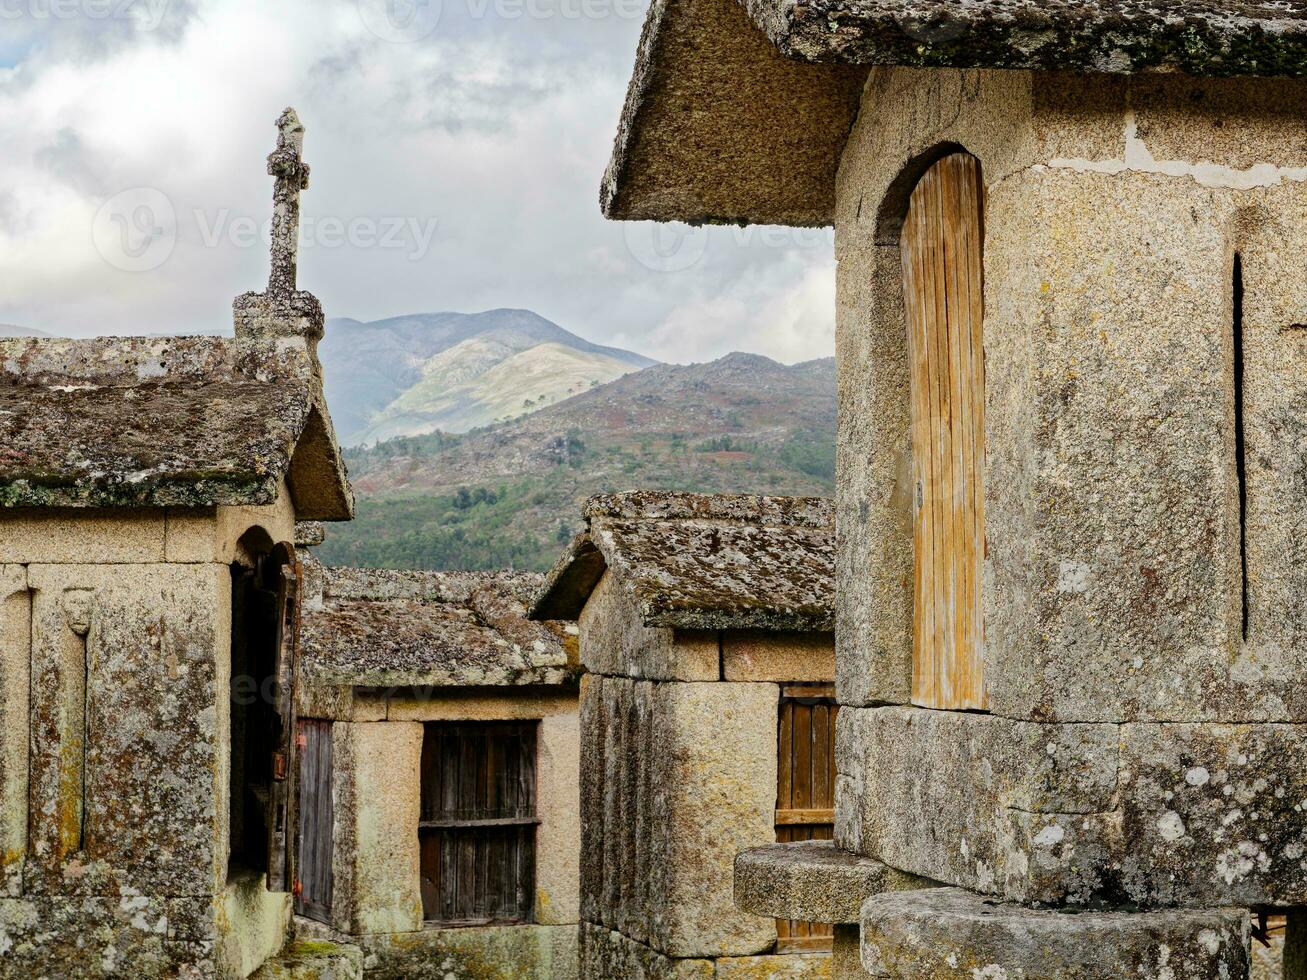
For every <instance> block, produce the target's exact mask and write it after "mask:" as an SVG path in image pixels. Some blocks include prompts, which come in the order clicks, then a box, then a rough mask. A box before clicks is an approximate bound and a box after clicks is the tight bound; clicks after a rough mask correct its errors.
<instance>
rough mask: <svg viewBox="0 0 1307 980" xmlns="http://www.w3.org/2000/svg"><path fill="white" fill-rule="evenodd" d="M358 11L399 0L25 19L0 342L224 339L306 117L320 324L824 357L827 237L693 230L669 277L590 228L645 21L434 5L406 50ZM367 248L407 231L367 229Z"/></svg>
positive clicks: (828, 329)
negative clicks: (395, 319)
mask: <svg viewBox="0 0 1307 980" xmlns="http://www.w3.org/2000/svg"><path fill="white" fill-rule="evenodd" d="M24 2H25V3H27V2H31V3H49V2H59V0H24ZM76 2H77V3H83V4H85V3H96V2H98V0H76ZM113 2H114V3H122V2H124V0H113ZM132 2H135V3H139V4H143V5H145V7H144V8H142V9H145V8H148V9H149V10H153V11H155V12H156V13H157V12H159V8H158V7H150V4H158V3H164V0H132ZM373 2H385V3H389V2H390V0H359V3H355V2H354V0H279V2H278V3H277V4H269V3H267V2H266V0H195V2H191V3H183V2H181V0H171V2H168V3H167V4H166V8H165V9H164V10H163V11H162V14H161V16H159V17H158V18H157V21H158V22H157V25H156V26H155V27H154V28H153V29H147V27H148V24H149V21H148V19H140V18H137V19H135V20H132V19H128V20H112V19H111V20H104V19H101V20H98V21H93V20H91V19H90V18H82V19H72V20H67V19H64V20H58V21H53V20H48V19H47V20H45V21H40V20H37V19H34V18H29V19H28V20H25V21H21V22H19V23H18V24H17V25H16V29H15V31H14V32H13V36H14V37H18V38H20V40H19V41H10V42H8V43H7V45H0V59H4V58H8V59H10V62H9V63H12V64H13V65H14V67H12V68H9V69H3V68H0V147H4V149H3V150H0V154H3V156H2V159H3V161H4V164H5V174H6V187H5V188H4V190H3V192H0V268H3V269H4V270H5V274H4V276H3V277H0V321H8V322H13V323H18V324H24V325H27V326H30V327H36V328H41V329H45V330H49V331H52V332H59V333H67V334H71V335H85V334H90V333H120V332H165V331H172V330H213V329H223V328H226V327H228V326H229V324H230V312H229V311H230V302H231V298H232V297H233V296H234V295H236V294H237V293H240V292H242V291H244V290H246V289H250V288H258V287H259V286H261V284H262V283H263V282H264V281H265V280H266V276H267V257H266V252H265V247H264V243H263V241H262V234H261V226H262V225H263V224H264V223H265V222H266V220H267V217H268V213H269V209H270V200H271V181H270V179H269V178H268V176H267V174H266V173H265V170H264V157H265V156H266V155H267V153H268V152H269V151H270V150H271V149H272V146H273V142H274V135H275V134H274V130H273V121H274V120H275V118H276V117H277V115H278V113H279V112H280V111H281V109H282V108H283V107H284V106H286V105H295V106H296V108H297V109H298V110H299V113H300V116H301V118H302V119H303V120H304V122H305V125H306V128H307V138H306V143H305V157H306V159H307V160H308V162H309V163H310V165H311V166H312V168H313V173H312V182H311V186H310V188H309V190H308V191H307V192H306V194H305V196H304V215H305V227H306V233H307V239H306V241H305V245H304V250H303V253H302V257H301V263H300V283H301V285H302V286H303V287H304V288H307V289H311V290H313V291H314V292H315V293H317V294H318V295H319V297H320V298H321V299H322V301H323V303H324V305H325V306H326V308H327V310H328V312H329V314H331V315H337V316H353V317H357V318H361V319H374V318H379V317H383V316H389V315H395V314H400V313H410V312H418V311H431V310H437V309H457V310H469V311H470V310H478V309H485V308H490V307H498V306H523V307H529V308H532V309H535V310H537V311H538V312H540V313H541V314H543V315H545V316H548V317H550V318H551V319H554V320H556V321H557V322H559V323H560V324H562V325H563V326H565V327H567V328H568V329H571V330H574V331H576V332H577V333H580V334H582V335H583V336H585V337H588V338H590V339H593V340H596V341H599V342H602V343H616V344H621V345H623V346H627V347H631V348H633V349H636V350H640V351H643V352H646V353H650V354H651V355H653V356H657V357H661V358H670V359H676V360H696V359H697V360H703V359H705V358H708V357H711V356H715V355H716V354H718V353H722V352H725V351H727V350H732V349H747V350H752V351H757V352H759V353H763V354H768V355H769V356H773V357H777V358H779V359H781V360H800V359H806V358H809V357H819V356H825V355H828V354H830V353H831V352H832V350H833V312H832V290H831V289H830V286H829V283H830V277H831V269H832V267H833V260H832V258H831V253H832V249H831V246H830V242H829V236H826V237H825V238H822V237H818V239H816V240H812V241H809V240H804V239H803V238H802V236H803V235H811V234H812V233H810V232H792V231H790V230H788V229H736V228H729V229H726V228H721V229H707V230H704V231H702V232H695V233H693V234H692V235H691V236H690V238H689V241H690V244H691V246H692V247H694V248H697V249H699V254H698V255H696V256H692V261H690V262H688V263H686V262H681V261H680V260H679V259H677V260H676V261H674V262H673V263H672V266H671V267H669V266H668V264H667V263H666V262H663V261H660V260H659V258H658V256H659V252H658V248H662V247H664V246H665V245H666V243H665V242H664V243H662V245H658V240H657V239H656V237H655V236H654V235H653V232H651V231H650V230H649V228H650V226H641V225H634V226H632V225H623V224H619V223H612V222H606V221H604V220H603V218H602V217H601V215H600V214H599V210H598V204H597V195H598V184H599V178H600V175H601V174H602V172H603V169H604V165H605V163H606V161H607V157H608V153H609V150H610V147H611V140H612V135H613V133H614V132H615V130H616V125H617V118H618V115H619V113H620V110H621V105H622V100H623V97H624V95H625V89H626V81H627V76H628V74H629V71H630V64H631V60H632V56H633V52H634V50H635V44H636V38H637V36H638V33H639V28H640V20H641V16H642V14H643V11H642V10H639V9H636V8H634V7H633V6H632V2H633V0H440V3H439V13H440V16H439V19H438V21H436V22H435V24H434V26H431V25H430V24H427V25H425V26H429V27H431V29H430V31H429V32H428V33H427V34H425V35H424V36H422V37H421V39H420V40H416V41H412V42H408V43H396V42H394V41H390V40H387V39H386V36H385V35H386V34H387V33H388V32H389V28H388V27H386V25H385V24H384V23H383V24H382V25H381V27H380V28H378V26H377V23H376V20H375V17H374V16H371V15H369V14H368V12H367V9H366V4H369V3H373ZM417 2H418V3H434V2H435V0H417ZM359 4H363V5H365V6H362V7H361V6H360V5H359ZM386 9H387V10H392V9H394V10H399V11H400V12H401V13H402V12H403V10H404V8H403V5H402V4H399V6H397V7H395V8H386ZM415 9H419V10H420V11H421V10H427V11H428V12H429V11H430V10H431V9H433V8H415ZM423 15H424V16H425V14H423ZM4 26H5V25H0V27H4ZM419 26H420V27H421V26H424V25H422V24H421V22H419ZM3 63H5V62H4V61H3V60H0V64H3ZM106 201H109V202H110V204H109V205H108V206H107V209H106ZM143 201H144V202H151V203H150V207H149V208H146V209H144V210H143V209H142V203H141V202H143ZM161 201H162V202H165V203H162V204H161V203H160V202H161ZM114 202H125V203H123V205H122V207H120V208H118V210H117V211H115V207H117V205H116V204H115V203H114ZM155 207H158V209H159V210H160V211H161V212H168V214H161V215H156V214H154V212H153V210H150V209H152V208H155ZM169 214H170V215H171V221H172V223H171V224H169V223H168V221H166V220H164V219H165V218H169ZM97 215H99V217H98V218H97ZM97 221H98V222H99V224H97ZM165 225H166V226H167V227H168V228H169V229H172V230H169V231H168V232H167V233H168V234H173V233H174V231H173V230H175V243H173V247H172V248H171V249H170V250H168V252H167V254H166V256H164V255H163V250H161V249H155V251H153V252H149V253H148V255H149V261H147V262H141V261H138V262H135V263H134V265H133V263H124V262H121V261H119V262H115V261H112V260H106V258H105V256H104V251H105V249H106V248H108V247H111V246H112V242H113V240H114V238H113V236H115V235H117V236H118V237H119V238H120V239H122V240H123V241H126V242H127V243H128V245H129V246H132V245H134V246H136V247H135V248H134V251H136V252H139V253H140V254H141V255H145V254H146V252H145V251H143V250H142V248H143V245H144V243H145V242H146V239H147V238H148V236H149V235H150V234H153V233H154V232H155V231H157V229H159V228H162V227H164V226H165ZM382 227H385V228H398V229H399V231H398V232H397V233H396V234H395V235H391V236H389V238H388V239H387V240H386V241H384V242H383V241H382V239H385V238H386V236H385V235H384V234H382V233H380V232H375V233H373V234H371V235H368V234H361V233H360V232H366V231H367V230H368V229H369V228H372V229H374V230H376V229H380V228H382ZM337 228H338V229H340V234H338V235H331V234H326V233H324V232H323V230H324V229H328V230H330V229H337ZM667 231H668V229H662V230H661V231H660V232H659V234H660V235H662V234H666V233H667ZM134 235H136V236H145V237H143V238H139V239H138V240H133V237H132V236H134ZM768 235H771V236H772V240H768V239H767V236H768ZM641 236H645V239H647V241H646V242H645V245H647V244H649V243H654V244H655V245H657V246H658V248H655V251H654V252H653V253H652V254H653V259H652V260H651V259H650V252H649V251H648V248H646V247H645V245H642V244H641V241H642V238H641ZM695 236H697V237H695ZM674 237H675V235H674V233H673V238H674ZM671 247H672V249H673V252H674V251H675V248H676V246H675V243H674V242H673V244H672V246H671ZM160 256H162V260H161V261H160V262H159V263H158V264H157V265H151V263H153V261H154V259H155V258H158V257H160ZM111 259H112V257H111ZM678 263H679V264H678ZM124 265H128V266H132V267H133V268H136V270H137V271H128V270H127V269H125V268H124V267H123V266H124ZM142 265H150V266H151V267H149V268H140V266H142Z"/></svg>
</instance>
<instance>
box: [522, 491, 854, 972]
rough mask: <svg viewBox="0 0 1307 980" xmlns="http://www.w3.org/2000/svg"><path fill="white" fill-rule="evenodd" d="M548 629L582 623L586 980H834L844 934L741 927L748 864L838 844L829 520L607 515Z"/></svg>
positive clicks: (786, 514)
mask: <svg viewBox="0 0 1307 980" xmlns="http://www.w3.org/2000/svg"><path fill="white" fill-rule="evenodd" d="M585 516H586V518H587V522H588V527H587V529H586V531H585V532H583V533H582V534H581V535H580V536H579V537H578V538H577V539H576V541H574V542H573V543H572V545H571V547H570V549H569V551H568V553H567V554H566V555H565V556H564V557H563V558H562V559H561V560H560V561H559V562H558V564H557V565H556V566H555V567H554V569H553V571H551V572H550V573H549V575H548V577H547V580H546V584H545V586H544V588H543V590H542V591H541V593H540V596H539V598H538V599H537V600H536V602H535V604H534V605H533V607H532V611H531V615H532V616H533V617H536V618H545V619H565V620H578V621H579V625H580V641H581V662H582V663H583V664H584V666H585V668H586V670H587V671H588V673H587V674H586V676H585V677H583V678H582V687H581V835H582V836H581V919H582V926H581V975H582V976H583V977H586V978H589V980H601V978H615V977H664V976H668V977H670V976H677V977H692V976H693V977H711V976H714V975H715V976H717V977H719V978H722V980H726V978H736V980H744V978H753V977H768V976H771V977H778V976H783V977H787V978H794V980H797V978H801V977H817V976H822V977H824V976H827V975H828V972H829V965H830V964H829V960H830V957H829V953H828V951H829V949H830V942H831V940H830V935H831V929H830V926H829V924H827V925H826V926H822V925H820V924H818V925H810V924H809V923H807V922H791V921H788V920H789V918H790V917H789V916H786V917H784V918H783V919H782V921H780V922H778V921H777V920H776V919H775V918H773V917H771V916H770V915H768V916H765V917H764V916H760V915H754V914H752V913H749V912H743V911H740V910H738V909H737V908H736V907H735V904H734V901H733V881H732V870H731V868H732V862H733V860H734V857H735V852H736V851H737V850H739V849H742V848H750V847H757V846H760V845H766V844H770V843H773V842H775V841H776V840H778V839H779V840H807V839H811V838H820V837H827V838H829V837H830V835H831V823H832V819H833V813H832V803H833V798H832V792H833V783H834V776H835V764H834V763H835V760H834V753H833V728H834V724H833V723H834V720H835V714H836V709H835V706H834V703H833V694H834V690H833V684H832V681H833V678H834V670H835V661H834V637H833V635H832V633H831V630H832V625H833V624H832V619H831V612H832V608H831V602H832V598H833V596H832V593H833V591H834V568H833V564H834V541H833V540H832V527H831V516H832V515H831V507H830V504H829V502H828V501H823V500H816V499H797V498H781V497H728V496H700V495H695V494H681V493H632V494H618V495H614V496H601V497H595V498H592V499H591V500H590V501H589V503H588V504H587V505H586V507H585Z"/></svg>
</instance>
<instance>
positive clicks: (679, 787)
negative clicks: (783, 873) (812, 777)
mask: <svg viewBox="0 0 1307 980" xmlns="http://www.w3.org/2000/svg"><path fill="white" fill-rule="evenodd" d="M652 694H653V707H652V713H653V715H654V719H655V720H654V730H653V738H652V739H651V741H650V743H649V751H650V752H651V753H652V761H651V763H650V775H649V784H648V785H649V793H650V796H649V803H648V805H649V822H650V824H651V826H652V833H653V836H654V838H655V842H654V843H652V844H651V846H650V861H651V862H657V864H656V865H655V866H660V868H661V870H660V874H659V876H658V877H656V878H654V879H653V880H652V881H651V882H650V894H649V904H650V906H651V907H652V909H653V913H652V917H651V922H650V936H651V944H652V945H653V946H655V947H656V948H658V949H660V950H662V951H663V952H665V953H667V954H669V955H672V956H683V957H694V956H723V955H748V954H752V953H759V952H763V951H764V950H766V949H768V948H769V947H770V946H771V945H772V943H774V942H775V941H776V925H775V922H774V921H773V920H771V919H767V918H761V917H759V916H754V915H749V914H748V913H745V912H741V911H739V910H738V909H737V908H736V907H735V901H734V877H735V875H734V863H735V853H736V852H737V851H740V850H743V849H745V848H748V847H755V846H760V845H762V844H766V843H771V842H772V841H774V840H775V827H774V822H775V817H774V811H775V806H776V717H777V714H776V713H777V710H778V709H777V705H778V703H779V698H780V692H779V689H778V688H777V687H776V686H775V685H774V684H729V683H716V684H658V685H654V686H653V689H652Z"/></svg>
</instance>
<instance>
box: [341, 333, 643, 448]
mask: <svg viewBox="0 0 1307 980" xmlns="http://www.w3.org/2000/svg"><path fill="white" fill-rule="evenodd" d="M318 355H319V357H320V358H321V360H322V368H323V374H324V378H325V383H326V391H327V401H328V403H329V404H330V406H331V414H332V420H333V421H334V422H335V425H336V433H337V436H338V438H339V439H340V441H341V443H342V444H343V445H347V446H348V445H356V444H371V443H375V442H378V441H381V440H384V439H389V438H392V437H394V436H401V435H420V434H423V433H428V432H435V431H437V430H439V431H443V432H467V431H469V430H471V429H474V428H478V427H480V426H485V425H491V424H493V423H495V422H502V421H506V420H509V419H513V418H517V417H519V416H522V415H525V414H529V413H531V412H534V411H538V410H540V409H541V408H543V407H545V406H546V405H551V404H553V403H555V402H558V401H561V400H563V399H565V398H568V397H570V396H572V395H575V394H578V393H580V392H582V391H585V390H587V389H588V388H590V387H592V386H593V385H596V384H603V383H604V382H607V381H611V380H613V379H614V378H617V377H620V376H621V375H623V374H626V373H627V372H630V371H636V370H639V369H640V368H644V367H648V366H650V365H651V364H654V363H656V362H654V361H652V360H650V359H649V358H647V357H642V356H641V355H639V354H633V353H631V352H630V351H625V350H619V349H617V348H615V347H601V346H600V345H598V344H592V343H590V342H589V341H588V340H583V339H581V338H580V337H578V336H576V335H575V334H573V333H569V332H568V331H566V330H564V329H563V328H562V327H560V326H558V324H556V323H552V322H550V321H549V320H546V319H545V318H544V317H542V316H540V315H538V314H536V313H532V312H531V311H530V310H487V311H485V312H484V313H419V314H415V315H412V316H399V317H392V318H390V319H388V320H376V321H373V322H371V323H362V322H360V321H358V320H352V319H348V318H335V319H331V320H328V321H327V333H326V337H324V338H323V340H322V343H321V344H320V345H319V347H318Z"/></svg>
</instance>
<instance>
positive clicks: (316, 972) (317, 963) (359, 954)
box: [250, 940, 363, 980]
mask: <svg viewBox="0 0 1307 980" xmlns="http://www.w3.org/2000/svg"><path fill="white" fill-rule="evenodd" d="M250 980H363V951H362V950H361V949H359V948H358V947H357V946H352V945H350V944H348V943H330V942H322V941H320V940H299V941H298V942H294V943H291V944H290V945H289V946H287V947H286V948H285V949H284V950H282V951H281V952H280V953H278V954H277V955H276V956H275V957H273V958H272V959H270V960H268V961H267V962H265V963H264V964H263V965H262V966H261V967H259V968H258V969H257V970H255V971H254V972H253V973H252V974H250Z"/></svg>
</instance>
